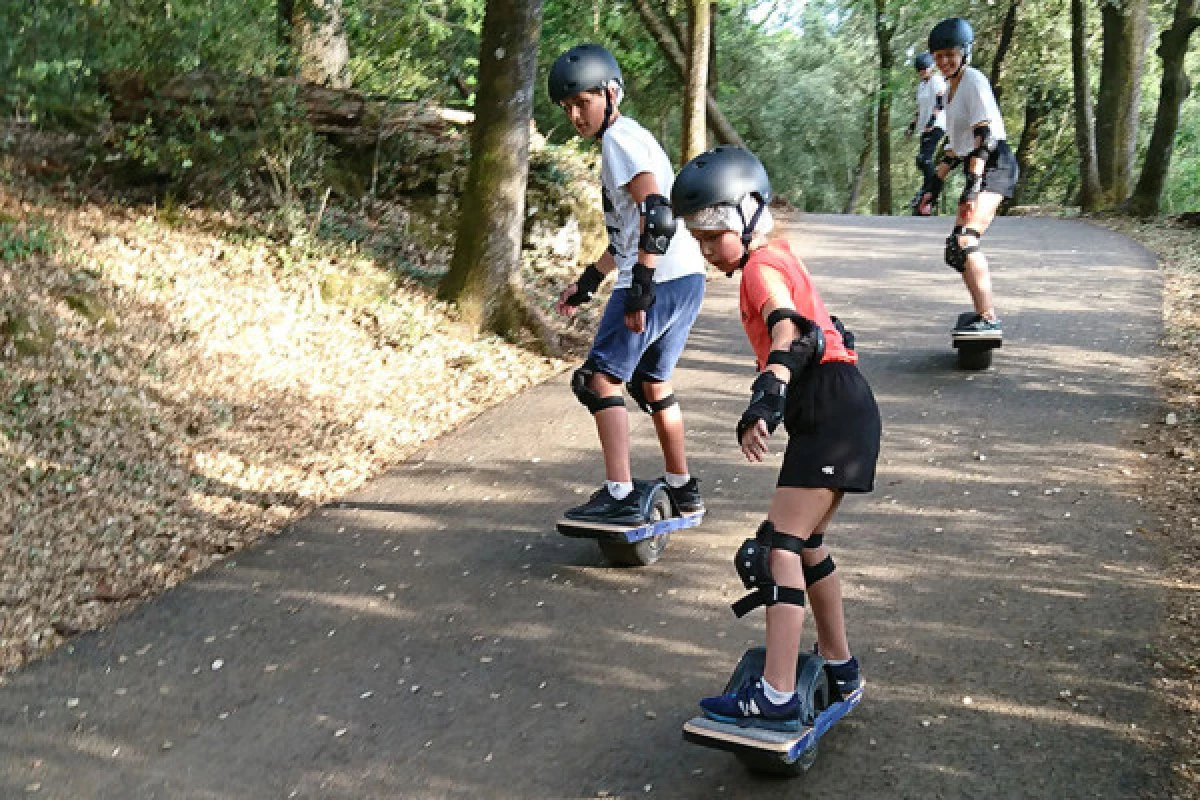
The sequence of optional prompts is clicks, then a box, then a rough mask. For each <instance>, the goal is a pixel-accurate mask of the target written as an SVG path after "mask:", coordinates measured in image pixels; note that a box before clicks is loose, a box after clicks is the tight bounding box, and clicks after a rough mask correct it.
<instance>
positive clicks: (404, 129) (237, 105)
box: [101, 71, 475, 145]
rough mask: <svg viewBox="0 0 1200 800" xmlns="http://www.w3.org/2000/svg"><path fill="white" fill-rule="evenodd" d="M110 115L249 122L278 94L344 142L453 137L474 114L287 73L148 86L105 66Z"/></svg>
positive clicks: (197, 76) (183, 78) (197, 77)
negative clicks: (414, 136)
mask: <svg viewBox="0 0 1200 800" xmlns="http://www.w3.org/2000/svg"><path fill="white" fill-rule="evenodd" d="M101 86H102V87H103V89H104V92H105V94H106V95H107V96H108V98H109V100H110V101H111V102H112V116H113V119H114V120H116V121H118V122H141V121H144V120H145V119H146V118H147V116H150V117H154V118H162V117H178V116H182V115H184V114H185V113H190V114H192V115H194V116H195V117H196V118H199V119H201V120H203V121H204V123H205V124H206V125H209V126H212V127H217V128H220V127H229V128H234V127H239V128H241V127H254V126H256V125H257V124H259V123H260V122H261V121H262V120H263V119H264V118H265V117H267V116H269V115H270V114H272V113H276V112H275V111H274V109H275V108H276V106H275V104H276V103H277V102H279V101H280V100H286V101H289V102H290V103H292V104H294V108H295V109H296V110H297V111H298V112H299V113H301V114H302V115H303V116H304V119H305V120H306V122H307V123H308V124H309V125H310V126H311V127H312V129H313V130H314V131H315V132H317V133H319V134H321V135H324V136H330V137H337V138H338V139H339V140H341V141H343V142H345V143H347V144H358V145H364V144H370V143H372V142H375V141H378V140H379V139H380V138H387V137H390V136H394V135H397V134H401V133H417V134H424V135H428V136H438V137H452V138H458V137H461V136H464V135H465V130H466V128H467V127H468V126H469V125H470V124H471V122H472V121H473V120H474V118H475V115H474V114H472V113H471V112H469V111H460V110H456V109H447V108H439V107H436V106H431V105H428V104H426V103H420V102H388V101H381V100H375V99H372V98H369V97H368V96H367V95H365V94H363V93H362V92H359V91H356V90H354V89H331V88H329V87H327V86H321V85H318V84H313V83H304V82H303V81H300V80H297V79H294V78H259V77H250V76H242V77H236V78H231V77H229V76H226V75H219V74H217V73H213V72H202V71H197V72H189V73H187V74H184V75H180V76H178V77H176V78H173V79H171V80H170V81H168V82H167V83H166V84H164V85H162V86H158V87H150V86H148V85H147V84H146V81H145V78H144V76H142V75H140V74H138V73H133V72H113V73H108V74H106V75H104V76H102V78H101Z"/></svg>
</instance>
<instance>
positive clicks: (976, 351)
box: [958, 346, 992, 370]
mask: <svg viewBox="0 0 1200 800" xmlns="http://www.w3.org/2000/svg"><path fill="white" fill-rule="evenodd" d="M991 365H992V349H991V348H990V347H988V348H975V347H961V346H960V347H959V348H958V366H959V368H960V369H967V370H981V369H987V368H988V367H990V366H991Z"/></svg>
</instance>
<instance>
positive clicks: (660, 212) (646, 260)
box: [625, 172, 676, 333]
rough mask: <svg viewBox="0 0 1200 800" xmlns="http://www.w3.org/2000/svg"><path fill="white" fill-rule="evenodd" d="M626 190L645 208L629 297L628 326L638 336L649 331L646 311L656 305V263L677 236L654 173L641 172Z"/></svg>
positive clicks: (668, 206) (672, 216)
mask: <svg viewBox="0 0 1200 800" xmlns="http://www.w3.org/2000/svg"><path fill="white" fill-rule="evenodd" d="M625 188H626V189H627V190H628V191H629V194H630V195H631V196H632V197H633V199H634V201H635V202H636V203H637V204H638V208H640V209H641V211H642V214H641V220H640V222H639V226H640V232H641V236H640V237H639V239H638V260H637V263H636V264H634V265H633V283H632V284H631V285H630V287H629V292H628V294H626V295H625V325H626V327H628V328H629V330H631V331H633V332H634V333H641V332H643V331H644V330H646V310H647V309H648V308H650V306H652V305H654V264H655V261H656V260H657V258H658V256H661V255H663V254H664V253H666V252H667V248H668V247H670V246H671V237H672V236H674V235H675V227H676V222H675V216H674V214H672V212H671V202H670V201H669V200H668V199H667V198H666V197H665V196H664V195H663V194H662V193H661V190H660V188H659V186H658V180H657V179H655V177H654V175H653V174H652V173H650V172H639V173H638V174H637V175H634V176H633V179H632V180H630V181H629V183H627V184H625Z"/></svg>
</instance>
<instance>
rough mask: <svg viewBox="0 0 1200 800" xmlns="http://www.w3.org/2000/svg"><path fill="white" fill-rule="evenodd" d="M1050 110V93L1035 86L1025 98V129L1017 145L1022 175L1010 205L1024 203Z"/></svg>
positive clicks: (1018, 162) (1018, 164)
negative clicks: (1044, 121)
mask: <svg viewBox="0 0 1200 800" xmlns="http://www.w3.org/2000/svg"><path fill="white" fill-rule="evenodd" d="M1047 108H1048V93H1047V92H1046V90H1045V89H1044V88H1042V87H1041V86H1035V87H1033V89H1031V90H1030V91H1029V94H1028V95H1027V96H1026V98H1025V127H1024V128H1022V129H1021V143H1020V144H1019V145H1017V167H1018V168H1019V170H1020V175H1019V177H1018V178H1017V185H1016V188H1014V189H1013V196H1012V200H1011V201H1010V203H1009V204H1010V205H1014V206H1019V205H1021V203H1022V202H1023V201H1024V195H1025V190H1026V188H1027V187H1028V186H1029V180H1030V178H1032V177H1033V176H1032V174H1031V172H1032V168H1033V154H1034V151H1035V150H1036V148H1037V138H1038V133H1039V131H1040V130H1041V127H1042V120H1043V119H1045V117H1046V111H1047Z"/></svg>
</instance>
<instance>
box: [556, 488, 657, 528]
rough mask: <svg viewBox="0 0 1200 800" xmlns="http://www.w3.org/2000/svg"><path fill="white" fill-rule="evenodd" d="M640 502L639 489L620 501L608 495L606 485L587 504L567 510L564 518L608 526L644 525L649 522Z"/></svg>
mask: <svg viewBox="0 0 1200 800" xmlns="http://www.w3.org/2000/svg"><path fill="white" fill-rule="evenodd" d="M638 500H639V496H638V491H637V489H634V490H633V491H632V492H630V493H629V494H628V495H627V496H626V497H625V499H624V500H618V499H617V498H615V497H613V496H612V495H611V494H609V493H608V486H607V485H605V486H601V487H600V489H599V490H597V491H595V492H593V493H592V496H591V497H590V498H589V499H588V501H587V502H586V503H584V504H582V505H578V506H575V507H574V508H570V509H567V511H566V513H564V514H563V516H564V517H566V518H567V519H574V520H580V521H582V522H602V523H604V524H606V525H644V524H646V523H647V522H648V521H649V520H647V519H646V517H645V515H644V514H643V513H642V507H641V503H639V502H638Z"/></svg>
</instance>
